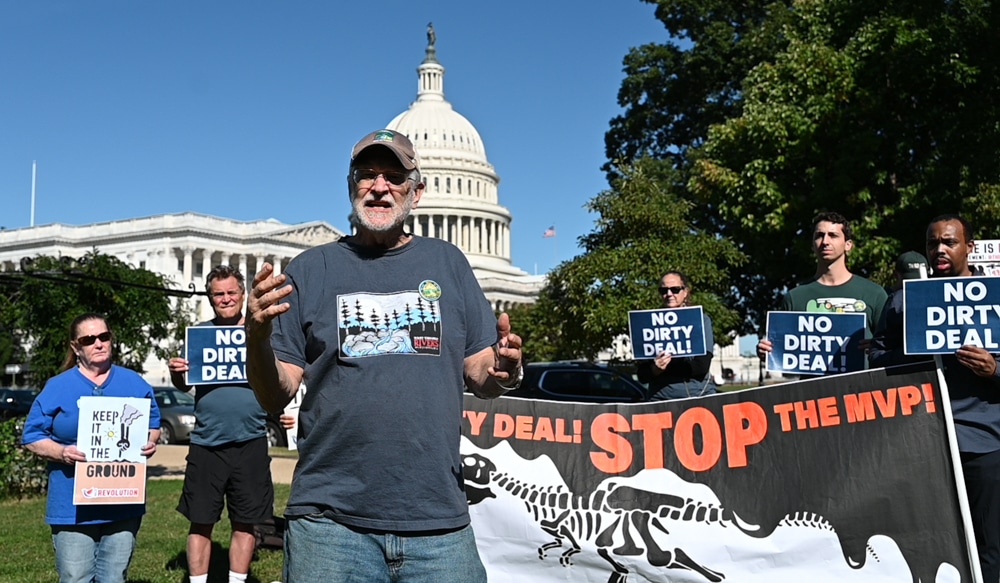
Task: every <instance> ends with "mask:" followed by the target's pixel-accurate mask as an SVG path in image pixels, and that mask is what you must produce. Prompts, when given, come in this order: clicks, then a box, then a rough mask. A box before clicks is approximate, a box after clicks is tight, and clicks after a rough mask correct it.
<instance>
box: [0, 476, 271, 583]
mask: <svg viewBox="0 0 1000 583" xmlns="http://www.w3.org/2000/svg"><path fill="white" fill-rule="evenodd" d="M182 484H183V481H182V480H150V481H149V482H148V483H147V485H146V516H145V517H144V518H143V521H142V528H141V529H140V530H139V540H138V544H137V545H136V550H135V556H134V557H132V566H131V567H130V568H129V578H128V580H129V581H130V582H131V583H185V582H186V581H187V553H186V550H185V547H186V544H187V531H188V522H187V520H186V519H185V518H184V517H183V516H181V514H180V513H179V512H177V510H176V507H177V500H178V499H179V498H180V495H181V486H182ZM288 493H289V486H288V485H287V484H275V485H274V502H275V504H274V505H275V514H278V515H280V514H281V513H282V512H284V510H285V504H286V503H287V501H288ZM0 514H2V515H3V517H4V518H3V520H2V521H0V548H2V549H4V556H3V557H2V559H0V581H4V582H7V583H37V582H38V581H55V580H56V571H55V558H54V554H53V551H52V535H51V531H50V530H49V526H48V525H47V524H45V498H44V497H39V498H30V499H25V500H14V501H6V502H0ZM225 516H226V515H225V511H224V512H223V520H222V521H220V522H219V523H218V524H217V525H216V526H215V531H214V532H213V533H212V562H211V565H210V566H209V573H208V580H209V581H210V582H212V581H226V580H227V576H228V573H229V556H228V553H229V535H230V534H231V530H230V528H229V520H228V519H227V518H226V517H225ZM281 567H282V553H281V551H280V550H266V549H263V550H259V551H257V553H256V554H255V556H254V560H253V563H251V565H250V576H249V577H248V578H247V581H248V582H249V583H270V582H271V581H281Z"/></svg>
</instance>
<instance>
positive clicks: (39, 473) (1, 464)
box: [0, 417, 49, 500]
mask: <svg viewBox="0 0 1000 583" xmlns="http://www.w3.org/2000/svg"><path fill="white" fill-rule="evenodd" d="M23 430H24V418H23V417H21V418H15V419H9V420H7V421H4V422H2V423H0V500H6V499H9V498H23V497H26V496H34V495H38V494H44V493H45V489H46V488H47V487H48V482H49V478H48V472H47V471H46V467H45V466H46V462H45V460H43V459H42V458H40V457H38V456H36V455H34V454H33V453H31V452H30V451H28V450H26V449H25V448H24V447H22V446H21V432H22V431H23Z"/></svg>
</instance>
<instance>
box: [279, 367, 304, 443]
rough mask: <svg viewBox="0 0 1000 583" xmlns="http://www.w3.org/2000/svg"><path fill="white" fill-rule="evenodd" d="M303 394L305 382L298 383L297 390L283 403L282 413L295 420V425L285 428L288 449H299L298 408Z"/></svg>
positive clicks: (300, 405) (300, 406)
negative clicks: (289, 399)
mask: <svg viewBox="0 0 1000 583" xmlns="http://www.w3.org/2000/svg"><path fill="white" fill-rule="evenodd" d="M305 396H306V384H305V383H300V384H299V390H297V391H295V396H294V397H292V400H291V401H289V402H288V404H287V405H285V410H284V414H285V415H288V416H290V417H291V418H292V419H294V420H295V425H293V426H292V427H291V428H290V429H286V430H285V438H286V443H288V449H289V450H297V449H299V409H301V408H302V399H304V398H305Z"/></svg>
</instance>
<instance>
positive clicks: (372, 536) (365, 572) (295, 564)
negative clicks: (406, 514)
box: [284, 514, 486, 583]
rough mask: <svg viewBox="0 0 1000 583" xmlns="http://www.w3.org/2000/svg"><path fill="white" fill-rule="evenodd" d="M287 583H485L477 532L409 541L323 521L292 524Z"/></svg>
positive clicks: (300, 520)
mask: <svg viewBox="0 0 1000 583" xmlns="http://www.w3.org/2000/svg"><path fill="white" fill-rule="evenodd" d="M284 581H285V583H313V582H315V581H322V582H323V583H485V582H486V569H485V568H483V563H482V561H480V560H479V551H478V550H477V549H476V538H475V536H474V535H473V533H472V526H466V527H465V528H462V529H460V530H456V531H452V532H447V533H445V534H429V535H420V536H408V535H405V534H388V533H382V532H372V531H366V530H359V529H353V528H348V527H346V526H344V525H342V524H339V523H337V522H334V521H333V520H330V519H329V518H326V517H325V516H323V515H315V514H314V515H309V516H301V517H296V518H293V519H290V520H289V521H288V525H287V527H286V529H285V570H284Z"/></svg>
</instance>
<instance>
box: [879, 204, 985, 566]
mask: <svg viewBox="0 0 1000 583" xmlns="http://www.w3.org/2000/svg"><path fill="white" fill-rule="evenodd" d="M974 247H975V244H974V241H973V238H972V228H971V226H970V225H969V222H968V221H966V220H965V219H964V218H962V217H961V216H959V215H954V214H946V215H940V216H937V217H935V218H934V219H932V220H931V222H930V224H929V225H928V226H927V260H928V263H930V267H931V277H971V276H972V271H971V270H970V268H969V260H968V256H969V253H972V251H973V249H974ZM928 358H929V357H927V356H925V355H921V356H907V355H905V354H904V353H903V290H902V289H900V290H897V291H895V292H893V294H892V296H891V297H890V298H889V302H888V303H887V304H886V307H885V310H884V313H883V316H882V321H881V322H880V324H879V327H878V330H877V331H876V333H875V338H874V339H873V340H872V348H871V355H870V359H871V360H870V361H871V365H872V366H873V367H882V366H891V365H896V364H905V363H907V362H915V361H920V360H927V359H928ZM941 365H942V368H943V369H944V378H945V381H946V382H947V383H948V392H949V394H950V396H951V409H952V414H953V416H954V419H955V433H956V435H957V437H958V450H959V452H960V453H961V458H962V472H963V473H964V475H965V489H966V492H967V493H968V496H969V506H970V511H971V513H972V526H973V530H974V531H975V535H976V546H977V547H978V549H979V563H980V566H981V568H982V571H983V581H997V580H1000V372H998V360H997V357H996V356H995V355H992V354H990V353H989V352H987V351H986V350H985V349H984V348H980V347H978V346H962V347H961V348H959V349H958V350H957V351H955V353H954V354H946V355H943V356H941Z"/></svg>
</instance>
